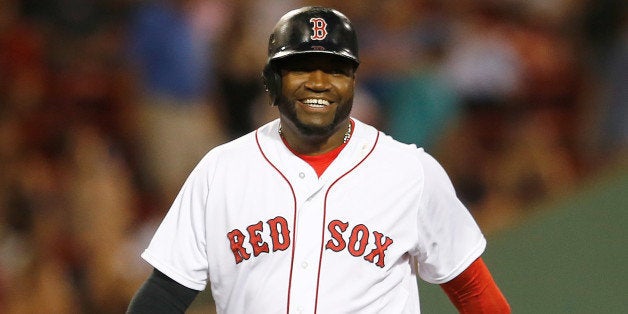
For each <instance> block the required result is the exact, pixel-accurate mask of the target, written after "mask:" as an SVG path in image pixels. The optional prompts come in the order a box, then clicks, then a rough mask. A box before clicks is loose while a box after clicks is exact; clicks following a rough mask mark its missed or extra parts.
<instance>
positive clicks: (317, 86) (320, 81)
mask: <svg viewBox="0 0 628 314" xmlns="http://www.w3.org/2000/svg"><path fill="white" fill-rule="evenodd" d="M305 87H306V88H308V89H310V90H313V91H325V90H328V89H329V88H330V87H331V83H330V81H329V74H327V73H325V72H324V71H322V70H313V71H311V72H310V75H309V76H308V79H307V82H305Z"/></svg>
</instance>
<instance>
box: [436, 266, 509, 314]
mask: <svg viewBox="0 0 628 314" xmlns="http://www.w3.org/2000/svg"><path fill="white" fill-rule="evenodd" d="M441 288H443V290H444V291H445V293H447V296H448V297H449V299H450V300H451V302H452V303H453V304H454V306H455V307H456V308H457V309H458V311H459V312H460V313H510V305H508V301H506V298H505V297H504V295H503V294H502V293H501V291H500V290H499V288H498V287H497V284H496V283H495V281H494V280H493V277H492V276H491V273H490V272H489V270H488V268H487V267H486V264H484V261H483V260H482V258H481V257H480V258H478V259H477V260H475V262H473V263H472V264H471V265H469V267H467V269H465V271H463V272H462V273H461V274H460V275H458V276H457V277H456V278H454V279H452V280H451V281H449V282H446V283H444V284H441Z"/></svg>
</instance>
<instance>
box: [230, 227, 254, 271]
mask: <svg viewBox="0 0 628 314" xmlns="http://www.w3.org/2000/svg"><path fill="white" fill-rule="evenodd" d="M227 238H229V243H231V251H232V252H233V257H235V261H236V264H239V263H240V262H242V261H243V260H245V259H249V257H251V255H250V254H249V253H248V252H247V251H246V249H245V248H244V247H242V244H243V243H244V238H245V236H244V234H242V231H240V230H238V229H234V230H232V231H231V232H229V233H227Z"/></svg>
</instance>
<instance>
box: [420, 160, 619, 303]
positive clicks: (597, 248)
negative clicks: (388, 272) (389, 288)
mask: <svg viewBox="0 0 628 314" xmlns="http://www.w3.org/2000/svg"><path fill="white" fill-rule="evenodd" d="M548 207H549V208H542V209H536V210H535V213H534V214H531V215H530V218H529V219H528V220H526V221H525V222H524V223H522V224H520V225H518V226H517V227H515V228H513V229H509V230H507V231H502V232H500V233H498V234H494V235H491V236H489V237H488V241H489V244H488V247H487V251H486V252H485V254H484V259H485V261H486V263H487V264H488V265H489V268H490V269H491V272H492V273H493V277H494V278H495V280H496V281H497V283H498V284H499V286H500V287H501V289H502V291H503V292H504V294H505V295H506V297H507V298H508V300H509V302H510V305H511V307H512V309H513V313H628V232H627V230H628V171H626V169H623V170H621V171H615V172H614V174H612V175H611V176H609V177H607V178H605V179H603V180H601V182H596V183H595V184H592V185H590V186H588V187H587V188H584V189H582V190H581V191H580V192H579V193H577V194H576V195H573V196H572V197H570V198H569V199H567V200H563V201H561V202H558V203H556V204H553V205H551V206H548ZM420 288H421V303H422V309H423V313H456V311H455V309H454V308H453V306H452V305H451V304H450V303H449V300H448V299H447V297H446V296H445V295H444V293H443V292H442V291H441V290H440V288H439V287H438V286H433V285H429V284H426V283H424V282H420Z"/></svg>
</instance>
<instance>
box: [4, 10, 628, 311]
mask: <svg viewBox="0 0 628 314" xmlns="http://www.w3.org/2000/svg"><path fill="white" fill-rule="evenodd" d="M306 4H321V5H327V6H331V7H335V8H337V9H340V10H341V11H342V12H344V13H346V14H347V15H348V16H349V17H350V18H351V20H352V21H353V22H354V24H355V26H356V28H357V31H358V37H359V42H360V57H361V61H362V62H361V65H360V68H359V70H358V73H357V80H358V87H357V92H356V98H355V105H354V111H353V115H354V116H355V117H357V118H358V119H360V120H362V121H365V122H368V123H371V124H373V125H375V126H378V127H379V128H381V129H382V130H384V131H385V132H386V133H388V134H391V135H393V136H395V137H396V138H398V139H399V140H401V141H403V142H407V143H415V144H417V145H418V146H422V147H425V149H426V150H427V151H428V152H430V153H431V154H433V155H434V156H436V158H437V159H438V160H440V161H441V162H442V164H443V166H444V167H445V168H446V170H447V171H448V172H449V174H450V176H451V178H452V181H453V183H454V185H455V186H456V189H457V191H458V193H459V196H460V198H461V199H462V200H463V201H464V202H465V203H466V204H467V205H468V206H469V209H470V210H471V212H472V213H473V215H474V216H476V218H477V219H478V222H479V223H480V225H481V227H482V228H483V229H484V230H486V231H487V232H490V231H491V230H496V229H498V228H500V227H502V226H505V225H507V224H509V223H512V222H513V220H514V219H516V218H517V217H520V216H521V215H522V214H525V212H526V210H527V208H529V207H530V206H531V205H533V204H535V203H537V202H540V201H543V200H546V199H548V198H552V197H556V196H559V195H562V194H564V193H568V191H570V189H572V188H573V187H575V186H577V185H578V184H579V183H581V182H583V180H586V179H588V178H591V177H592V176H594V175H595V173H596V172H597V170H599V169H603V168H604V167H607V166H609V165H612V164H614V163H617V162H621V161H622V160H625V158H626V156H627V155H626V152H627V148H628V109H627V108H628V104H627V99H628V97H627V95H626V93H627V92H628V88H627V86H626V84H627V82H628V51H627V50H628V25H627V23H626V5H625V2H623V1H620V0H541V1H528V0H507V1H503V0H502V1H500V0H479V1H478V0H463V1H451V0H388V1H373V0H343V1H331V0H327V1H316V2H313V1H297V0H285V1H283V0H276V1H271V0H267V1H254V0H237V1H219V0H155V1H150V0H145V1H142V0H49V1H38V0H0V312H2V313H42V312H44V313H121V312H123V311H124V309H125V308H126V305H127V304H128V301H129V300H130V298H131V296H132V295H133V293H134V292H135V290H136V289H137V288H138V287H139V285H140V284H141V282H142V281H143V280H144V279H145V278H146V276H147V275H148V274H149V272H150V268H149V266H148V265H147V264H146V263H144V262H142V260H141V259H140V258H139V254H140V253H141V251H142V250H143V248H144V247H145V246H146V245H147V243H148V241H149V240H150V237H151V236H152V234H153V232H154V230H155V228H156V226H157V224H158V223H159V221H160V220H161V218H162V217H163V215H164V213H165V212H166V210H167V208H168V206H169V203H170V202H171V201H172V200H173V198H174V196H175V195H176V193H177V191H178V189H179V187H180V186H181V184H182V183H183V181H184V180H185V177H186V176H187V174H188V173H189V171H190V170H191V169H192V167H194V165H195V164H196V162H197V161H198V160H199V159H200V158H201V157H202V155H203V154H204V153H205V152H207V151H208V150H209V149H211V148H212V147H215V146H216V145H219V144H221V143H223V142H225V141H228V140H230V139H233V138H236V137H238V136H240V135H243V134H245V133H247V132H250V131H252V130H253V129H255V128H256V127H257V126H258V125H260V124H262V123H265V122H266V121H269V120H270V119H273V118H274V117H275V116H276V112H275V110H276V109H275V108H272V107H271V106H269V104H268V100H267V98H266V95H265V93H264V86H263V85H262V82H261V79H260V73H261V69H262V67H263V64H264V62H265V58H266V46H267V40H268V35H269V33H270V31H271V30H272V27H273V26H274V23H275V22H276V20H277V19H278V18H279V17H280V16H281V15H283V13H285V12H287V11H288V10H290V9H293V8H297V7H300V6H302V5H306Z"/></svg>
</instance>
